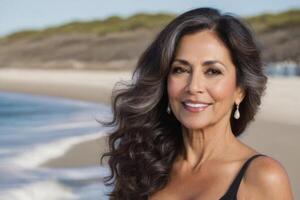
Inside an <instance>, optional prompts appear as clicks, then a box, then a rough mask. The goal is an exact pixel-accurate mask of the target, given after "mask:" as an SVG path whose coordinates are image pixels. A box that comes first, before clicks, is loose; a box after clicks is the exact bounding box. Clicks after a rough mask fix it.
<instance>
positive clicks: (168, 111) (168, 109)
mask: <svg viewBox="0 0 300 200" xmlns="http://www.w3.org/2000/svg"><path fill="white" fill-rule="evenodd" d="M167 113H168V114H171V109H170V106H169V104H168V107H167Z"/></svg>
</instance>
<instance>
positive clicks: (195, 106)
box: [182, 100, 211, 112]
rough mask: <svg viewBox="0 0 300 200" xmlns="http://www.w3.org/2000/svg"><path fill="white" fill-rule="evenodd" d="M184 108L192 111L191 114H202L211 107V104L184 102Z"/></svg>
mask: <svg viewBox="0 0 300 200" xmlns="http://www.w3.org/2000/svg"><path fill="white" fill-rule="evenodd" d="M182 105H183V107H184V108H185V109H186V110H188V111H190V112H200V111H203V110H205V109H206V108H207V107H208V106H209V105H211V104H210V103H203V102H199V101H190V100H187V101H184V102H182Z"/></svg>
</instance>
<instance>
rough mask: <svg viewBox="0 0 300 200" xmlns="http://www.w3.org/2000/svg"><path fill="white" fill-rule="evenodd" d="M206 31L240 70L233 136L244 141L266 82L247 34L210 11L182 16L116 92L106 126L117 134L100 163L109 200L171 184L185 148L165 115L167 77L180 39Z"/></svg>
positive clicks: (137, 198) (174, 122)
mask: <svg viewBox="0 0 300 200" xmlns="http://www.w3.org/2000/svg"><path fill="white" fill-rule="evenodd" d="M202 30H211V31H214V32H215V33H217V35H218V36H219V38H220V39H221V40H222V41H223V42H224V44H225V46H226V47H227V48H228V49H229V51H230V54H231V58H232V61H233V63H234V65H235V67H236V77H237V83H236V85H238V86H241V87H242V88H243V89H244V91H245V97H244V99H243V101H242V103H241V104H240V112H241V117H240V119H239V120H231V122H230V124H231V129H232V131H233V133H234V135H235V136H238V135H240V134H241V133H242V132H243V131H244V130H245V128H246V127H247V125H248V123H249V122H250V121H251V120H253V119H254V115H255V114H256V112H257V110H258V107H259V105H260V104H261V96H262V95H263V93H264V90H265V86H266V82H267V77H266V76H265V75H264V73H263V64H262V62H261V57H260V52H259V50H258V48H257V45H256V42H255V41H254V38H253V36H252V34H251V31H250V30H249V28H247V26H246V25H244V24H243V23H242V22H241V20H239V19H238V18H237V17H234V16H232V15H231V14H226V13H225V14H221V13H220V12H219V11H218V10H216V9H212V8H199V9H194V10H191V11H188V12H186V13H183V14H182V15H180V16H178V17H176V18H175V19H174V20H173V21H171V22H170V23H169V24H168V25H167V26H166V27H165V28H164V29H163V30H162V31H161V32H160V33H159V34H158V35H157V37H156V38H155V39H154V41H153V42H152V43H151V44H150V46H149V47H148V48H147V49H146V50H145V52H144V53H143V54H142V55H141V56H140V58H139V60H138V63H137V65H136V68H135V70H134V72H133V76H132V81H131V82H127V83H126V82H125V83H124V82H119V84H118V85H117V86H121V87H115V89H114V91H113V94H112V112H113V118H112V120H111V121H109V122H102V123H103V124H104V125H105V126H111V127H114V129H113V131H112V133H110V135H109V142H108V143H109V151H108V152H106V153H104V154H103V155H102V157H101V162H102V160H103V158H104V157H108V165H109V167H110V170H111V174H110V175H109V176H107V177H105V179H104V182H105V184H106V185H107V186H108V185H113V186H114V187H113V190H112V191H111V192H110V193H109V194H108V195H109V196H110V199H113V200H133V199H134V200H140V199H147V198H148V197H149V196H150V195H151V194H153V193H154V192H156V191H158V190H160V189H162V188H163V187H164V186H165V185H166V184H167V183H168V181H169V172H170V169H171V167H172V164H173V162H174V160H175V158H176V157H177V156H178V155H179V154H180V153H182V152H183V150H184V149H183V148H184V146H183V138H182V133H181V124H180V122H179V121H178V120H177V119H176V118H175V116H174V115H173V114H172V113H171V114H168V112H167V106H168V95H167V76H168V74H169V69H170V65H171V63H172V60H173V59H174V54H175V51H176V47H177V44H178V43H179V41H180V39H181V37H182V36H183V35H186V34H191V33H194V32H197V31H202ZM120 84H121V85H120ZM234 109H235V108H232V116H231V119H232V118H233V113H234Z"/></svg>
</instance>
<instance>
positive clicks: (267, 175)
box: [244, 156, 293, 200]
mask: <svg viewBox="0 0 300 200" xmlns="http://www.w3.org/2000/svg"><path fill="white" fill-rule="evenodd" d="M244 185H245V188H246V191H247V196H248V194H251V198H250V199H274V200H276V199H286V200H290V199H293V197H292V196H293V195H292V191H291V186H290V182H289V178H288V175H287V172H286V170H285V169H284V167H283V166H282V164H281V163H280V162H279V161H277V160H275V159H273V158H271V157H268V156H259V157H257V158H256V159H254V160H253V161H252V162H251V164H250V165H249V167H248V169H247V171H246V174H245V176H244Z"/></svg>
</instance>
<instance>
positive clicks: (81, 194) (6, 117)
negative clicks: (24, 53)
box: [0, 92, 111, 200]
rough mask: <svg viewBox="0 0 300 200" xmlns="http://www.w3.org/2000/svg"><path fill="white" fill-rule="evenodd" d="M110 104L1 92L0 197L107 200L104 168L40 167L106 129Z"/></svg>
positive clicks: (103, 133)
mask: <svg viewBox="0 0 300 200" xmlns="http://www.w3.org/2000/svg"><path fill="white" fill-rule="evenodd" d="M110 117H111V112H110V109H109V107H108V106H105V105H101V104H93V103H87V102H82V101H75V100H74V101H73V100H66V99H62V98H54V97H43V96H35V95H26V94H17V93H6V92H0V199H1V200H2V199H3V200H20V199H22V200H29V199H30V200H35V199H38V200H40V199H43V200H48V199H49V200H52V199H53V200H54V199H55V200H60V199H63V200H65V199H84V200H89V199H99V200H102V199H103V200H105V199H108V198H107V197H106V195H105V193H106V192H108V191H109V190H110V188H107V187H105V186H104V184H103V182H102V178H103V177H104V176H106V175H108V169H107V168H105V167H103V166H100V165H99V166H89V167H82V168H55V169H54V168H52V169H51V168H43V167H40V164H42V163H44V162H45V161H47V160H49V159H51V158H55V157H58V156H60V155H63V154H64V153H65V152H66V151H67V150H68V149H69V148H70V147H71V146H72V145H74V144H77V143H79V142H82V141H87V140H91V139H95V138H99V137H103V136H104V135H106V134H107V132H108V131H109V130H108V129H107V128H104V127H102V126H101V125H100V124H99V123H98V122H97V121H96V119H108V118H110Z"/></svg>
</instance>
